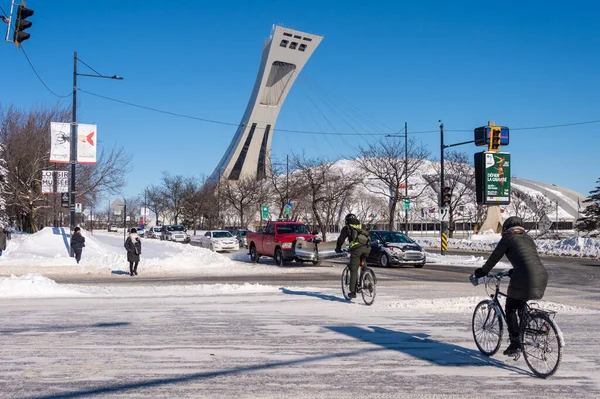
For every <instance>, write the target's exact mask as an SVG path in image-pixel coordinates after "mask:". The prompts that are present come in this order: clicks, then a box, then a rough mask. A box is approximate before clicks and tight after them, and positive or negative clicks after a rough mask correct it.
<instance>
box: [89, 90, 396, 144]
mask: <svg viewBox="0 0 600 399" xmlns="http://www.w3.org/2000/svg"><path fill="white" fill-rule="evenodd" d="M77 90H78V91H81V92H82V93H86V94H90V95H92V96H95V97H99V98H103V99H105V100H109V101H114V102H117V103H120V104H125V105H129V106H131V107H136V108H141V109H145V110H148V111H153V112H158V113H161V114H166V115H172V116H177V117H180V118H187V119H193V120H197V121H201V122H207V123H215V124H218V125H225V126H234V127H239V126H241V125H240V124H239V123H232V122H224V121H218V120H215V119H207V118H200V117H197V116H192V115H186V114H180V113H177V112H172V111H165V110H162V109H158V108H153V107H148V106H145V105H139V104H135V103H132V102H129V101H123V100H119V99H117V98H112V97H108V96H104V95H101V94H97V93H92V92H90V91H87V90H83V89H80V88H77ZM256 129H266V127H261V128H259V127H258V126H257V127H256ZM273 130H274V131H278V132H287V133H298V134H316V135H338V136H385V135H386V134H387V133H343V132H313V131H306V130H292V129H279V128H275V129H273Z"/></svg>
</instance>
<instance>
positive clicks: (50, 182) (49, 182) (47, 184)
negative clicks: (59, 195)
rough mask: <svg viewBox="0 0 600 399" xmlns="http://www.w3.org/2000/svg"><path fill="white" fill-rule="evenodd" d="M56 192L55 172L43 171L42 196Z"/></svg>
mask: <svg viewBox="0 0 600 399" xmlns="http://www.w3.org/2000/svg"><path fill="white" fill-rule="evenodd" d="M53 192H54V171H52V170H42V194H52V193H53Z"/></svg>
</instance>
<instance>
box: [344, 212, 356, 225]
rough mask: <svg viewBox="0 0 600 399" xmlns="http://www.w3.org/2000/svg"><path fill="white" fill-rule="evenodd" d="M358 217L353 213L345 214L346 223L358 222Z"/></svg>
mask: <svg viewBox="0 0 600 399" xmlns="http://www.w3.org/2000/svg"><path fill="white" fill-rule="evenodd" d="M358 223H359V222H358V218H357V217H356V215H355V214H353V213H349V214H347V215H346V224H358Z"/></svg>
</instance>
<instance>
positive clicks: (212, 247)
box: [210, 244, 215, 252]
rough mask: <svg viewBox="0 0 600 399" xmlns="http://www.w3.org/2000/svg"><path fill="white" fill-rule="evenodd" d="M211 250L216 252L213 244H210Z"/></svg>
mask: <svg viewBox="0 0 600 399" xmlns="http://www.w3.org/2000/svg"><path fill="white" fill-rule="evenodd" d="M210 250H211V251H213V252H215V247H214V246H213V245H212V244H210Z"/></svg>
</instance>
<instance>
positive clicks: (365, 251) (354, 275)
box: [350, 245, 371, 292]
mask: <svg viewBox="0 0 600 399" xmlns="http://www.w3.org/2000/svg"><path fill="white" fill-rule="evenodd" d="M369 253H371V247H366V246H364V245H357V246H356V247H354V248H352V249H351V250H350V291H351V292H356V285H357V284H358V268H359V267H360V258H361V257H362V256H368V255H369Z"/></svg>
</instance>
